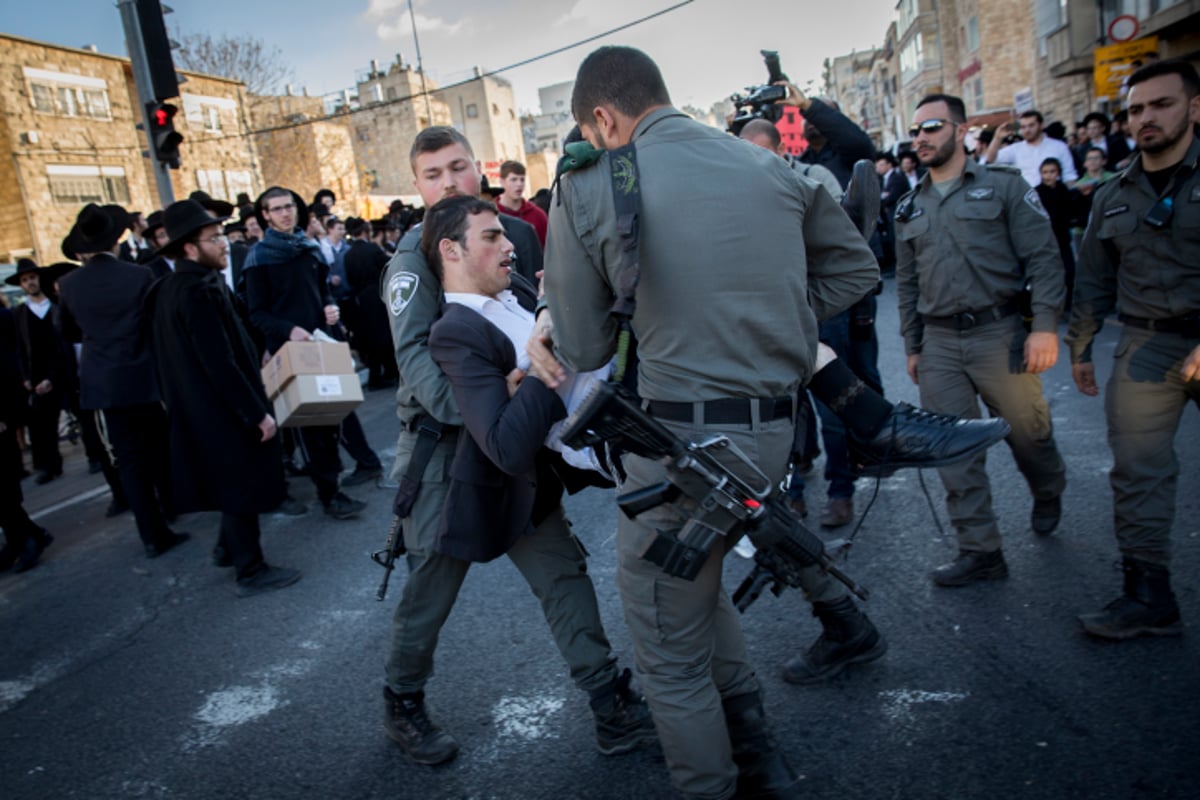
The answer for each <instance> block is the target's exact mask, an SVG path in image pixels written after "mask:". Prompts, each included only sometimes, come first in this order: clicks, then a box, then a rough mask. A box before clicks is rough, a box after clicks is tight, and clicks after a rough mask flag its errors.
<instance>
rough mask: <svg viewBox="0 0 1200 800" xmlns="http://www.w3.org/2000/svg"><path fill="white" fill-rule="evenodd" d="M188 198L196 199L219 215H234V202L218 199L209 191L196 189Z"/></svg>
mask: <svg viewBox="0 0 1200 800" xmlns="http://www.w3.org/2000/svg"><path fill="white" fill-rule="evenodd" d="M188 198H189V199H191V200H195V201H196V202H197V203H199V204H200V205H202V206H204V207H205V208H207V209H208V210H209V211H211V212H212V213H214V214H216V215H217V216H218V217H230V216H233V203H226V202H225V201H224V200H216V199H214V198H213V197H212V196H211V195H209V193H208V192H201V191H195V192H192V193H191V194H189V195H188Z"/></svg>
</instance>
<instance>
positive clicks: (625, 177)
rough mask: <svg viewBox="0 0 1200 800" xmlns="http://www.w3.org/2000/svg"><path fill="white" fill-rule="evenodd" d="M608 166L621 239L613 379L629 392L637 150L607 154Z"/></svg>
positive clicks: (633, 354)
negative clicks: (624, 386)
mask: <svg viewBox="0 0 1200 800" xmlns="http://www.w3.org/2000/svg"><path fill="white" fill-rule="evenodd" d="M608 165H609V170H610V174H611V176H612V189H613V207H614V209H615V210H616V212H617V232H618V233H619V234H620V235H621V271H620V273H619V277H618V279H617V286H616V287H615V289H616V299H615V300H614V301H613V305H612V310H611V313H612V315H613V316H614V317H616V318H617V325H618V332H617V365H616V369H615V370H614V371H613V377H612V379H613V381H615V382H617V383H623V384H625V385H626V386H627V387H629V388H630V389H632V388H633V387H634V386H635V383H634V382H635V381H636V380H637V368H636V367H637V342H636V341H635V340H634V338H633V326H632V320H633V312H634V310H635V309H636V308H637V286H638V277H639V275H640V273H641V264H640V262H639V261H638V234H639V233H640V230H639V228H640V224H641V210H642V194H641V186H640V181H639V176H638V166H637V148H636V147H634V145H633V143H632V142H630V143H629V144H627V145H624V146H622V147H618V148H617V149H616V150H610V151H608Z"/></svg>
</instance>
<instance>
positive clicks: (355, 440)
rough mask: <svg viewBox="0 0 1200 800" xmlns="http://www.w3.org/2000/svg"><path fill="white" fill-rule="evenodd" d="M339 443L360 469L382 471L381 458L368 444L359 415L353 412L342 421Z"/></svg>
mask: <svg viewBox="0 0 1200 800" xmlns="http://www.w3.org/2000/svg"><path fill="white" fill-rule="evenodd" d="M339 441H340V442H341V445H342V447H344V448H346V452H347V453H349V454H350V457H351V458H353V459H354V463H355V464H357V465H358V467H359V468H361V469H381V468H382V467H383V464H382V462H380V460H379V456H377V455H375V451H374V450H372V449H371V445H369V444H367V434H366V433H365V432H364V431H363V426H362V422H360V421H359V419H358V414H356V413H354V412H353V411H351V412H350V414H349V416H347V417H346V418H345V419H344V420H342V425H341V429H340V434H339Z"/></svg>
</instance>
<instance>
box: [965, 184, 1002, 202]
mask: <svg viewBox="0 0 1200 800" xmlns="http://www.w3.org/2000/svg"><path fill="white" fill-rule="evenodd" d="M995 196H996V187H994V186H976V187H974V188H971V189H967V199H968V200H991V199H992V198H993V197H995Z"/></svg>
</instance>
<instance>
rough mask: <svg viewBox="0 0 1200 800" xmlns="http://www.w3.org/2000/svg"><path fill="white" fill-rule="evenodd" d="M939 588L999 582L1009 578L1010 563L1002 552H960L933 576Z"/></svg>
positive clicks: (936, 570)
mask: <svg viewBox="0 0 1200 800" xmlns="http://www.w3.org/2000/svg"><path fill="white" fill-rule="evenodd" d="M931 577H932V578H933V582H934V583H935V584H937V585H938V586H949V587H954V586H967V585H969V584H972V583H974V582H975V581H998V580H1001V579H1003V578H1007V577H1008V562H1006V561H1005V560H1004V553H1003V552H1002V551H1000V550H991V551H988V552H984V551H981V550H959V551H958V556H957V557H956V558H955V559H954V560H953V561H951V562H950V563H949V564H942V565H941V566H940V567H938V568H937V569H935V570H934V571H933V574H932V575H931Z"/></svg>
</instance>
